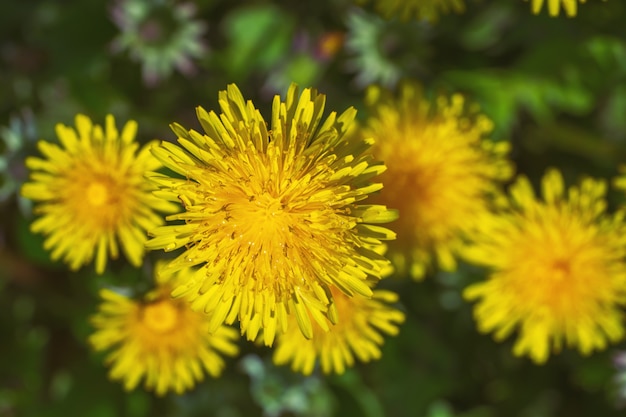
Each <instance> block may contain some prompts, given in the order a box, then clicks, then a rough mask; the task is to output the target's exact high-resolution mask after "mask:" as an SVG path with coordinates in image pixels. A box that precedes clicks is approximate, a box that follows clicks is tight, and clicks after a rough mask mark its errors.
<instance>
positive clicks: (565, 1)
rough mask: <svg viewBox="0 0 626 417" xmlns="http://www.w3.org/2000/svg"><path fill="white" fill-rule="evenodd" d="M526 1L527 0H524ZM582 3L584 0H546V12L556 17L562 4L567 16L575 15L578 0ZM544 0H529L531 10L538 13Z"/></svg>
mask: <svg viewBox="0 0 626 417" xmlns="http://www.w3.org/2000/svg"><path fill="white" fill-rule="evenodd" d="M526 1H528V0H526ZM579 1H580V3H584V2H585V0H547V3H548V13H549V14H550V16H552V17H556V16H558V15H559V13H560V12H561V5H563V9H564V10H565V13H566V14H567V16H568V17H574V16H576V13H577V12H578V2H579ZM543 3H544V0H531V7H532V12H533V13H534V14H539V13H540V12H541V9H542V8H543Z"/></svg>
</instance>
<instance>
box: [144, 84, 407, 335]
mask: <svg viewBox="0 0 626 417" xmlns="http://www.w3.org/2000/svg"><path fill="white" fill-rule="evenodd" d="M219 102H220V106H221V108H222V113H221V114H220V115H219V116H218V115H217V114H215V113H214V112H210V113H207V112H206V111H205V110H204V109H203V108H198V111H197V113H198V119H199V120H200V123H201V125H202V127H203V128H204V131H205V132H206V133H205V134H201V133H198V132H196V131H194V130H191V131H187V130H186V129H184V128H183V127H182V126H180V125H178V124H174V125H173V130H174V132H175V133H176V134H177V135H178V137H179V139H178V142H179V145H175V144H172V143H167V142H164V143H162V144H161V145H160V146H158V147H155V148H153V152H154V154H155V155H156V156H157V158H159V159H160V160H161V161H162V162H163V163H164V164H165V165H166V166H167V167H169V168H170V169H172V170H173V171H175V172H177V173H178V174H180V175H181V176H183V177H184V178H180V179H179V178H170V177H166V176H162V175H155V176H153V180H154V181H155V183H156V184H158V185H159V187H160V188H161V190H160V191H159V192H158V193H157V194H158V195H159V196H161V197H163V198H165V199H167V200H170V201H180V202H182V204H183V206H184V212H183V213H181V214H176V215H172V216H170V217H168V220H170V221H177V223H175V224H171V225H168V226H163V227H160V228H157V229H155V230H152V231H151V234H152V235H153V236H154V237H153V239H152V240H150V241H149V242H148V243H147V246H148V247H149V248H150V249H165V250H167V251H171V250H175V249H177V248H180V247H185V250H184V252H183V253H182V254H181V255H180V256H178V258H176V259H175V260H173V261H172V262H171V263H170V265H169V268H170V269H172V270H178V269H183V268H186V267H189V266H192V265H201V266H202V267H201V268H200V269H199V270H198V272H197V273H196V274H195V275H194V277H193V278H192V279H189V280H188V281H187V282H186V283H184V284H182V285H179V286H178V287H177V288H176V289H175V291H174V295H175V296H185V297H188V298H189V299H191V300H192V304H193V306H194V308H195V309H203V310H205V311H207V312H210V313H211V315H212V320H211V329H212V330H214V329H216V328H218V327H219V326H220V325H221V324H222V323H224V322H225V323H233V322H234V321H235V320H236V319H239V321H240V325H241V331H242V334H246V336H247V337H248V339H250V340H254V339H256V336H257V334H258V333H259V331H260V330H261V329H263V336H264V342H265V344H267V345H271V344H272V343H273V341H274V336H275V334H276V333H277V332H279V333H281V332H284V331H286V330H287V323H288V322H287V317H288V316H289V314H295V315H296V317H297V323H298V325H299V328H300V330H301V331H302V333H303V334H304V335H305V336H306V337H308V338H310V337H312V335H313V330H312V324H311V317H312V318H313V320H314V321H316V322H317V323H318V324H320V326H322V327H323V328H324V329H327V328H328V324H327V323H328V320H327V319H326V318H327V317H329V318H331V322H335V317H336V314H333V312H334V310H335V304H334V300H333V296H332V293H331V291H330V287H331V286H332V287H338V288H339V289H340V290H341V291H342V292H343V293H345V294H348V295H356V294H359V295H361V296H365V297H370V296H371V295H372V291H371V289H370V287H369V286H368V284H367V280H368V279H372V280H377V279H379V278H380V277H381V276H382V275H383V274H385V273H386V272H387V271H388V269H389V261H387V260H386V259H385V258H384V257H383V256H381V255H380V254H379V253H378V252H377V250H380V248H381V247H382V242H381V240H387V239H393V238H394V237H395V234H394V233H393V232H391V231H389V230H387V229H386V228H383V227H381V226H378V225H376V224H377V223H385V222H388V221H391V220H393V219H395V218H396V213H395V212H394V211H390V210H388V209H387V208H386V207H384V206H380V205H371V204H368V202H367V197H368V195H369V194H370V193H372V192H374V191H378V190H380V189H381V188H382V185H381V184H377V183H374V184H373V183H371V182H370V181H371V179H372V178H374V177H375V176H376V175H378V174H380V173H381V172H382V171H384V169H385V167H384V165H383V164H382V163H377V162H374V161H373V160H372V157H371V155H370V154H369V153H367V150H368V149H369V147H370V146H371V141H368V140H362V139H359V138H357V137H356V136H355V135H346V132H347V131H348V130H349V129H351V127H352V126H353V121H354V117H355V114H356V111H355V110H354V109H348V110H347V111H345V112H344V113H343V114H341V115H339V116H337V114H336V113H335V112H333V113H331V114H330V116H328V118H327V119H326V120H325V121H323V122H322V113H323V111H324V104H325V96H323V95H318V94H317V93H316V92H315V91H314V90H311V89H305V90H304V91H303V92H302V95H299V94H298V88H297V87H296V86H295V85H292V86H291V87H290V88H289V91H288V93H287V98H286V101H285V102H281V100H280V97H278V96H276V97H275V99H274V102H273V106H272V117H271V122H270V124H269V128H270V130H268V124H267V123H266V122H265V120H264V119H263V117H262V116H261V114H260V113H259V111H258V110H257V109H256V108H255V107H254V105H253V104H252V102H251V101H245V100H244V98H243V96H242V95H241V92H240V91H239V89H238V88H237V87H236V86H235V85H230V86H228V89H227V90H226V91H222V92H220V94H219ZM178 221H182V222H184V223H183V224H180V222H178Z"/></svg>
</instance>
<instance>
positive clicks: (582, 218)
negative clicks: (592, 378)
mask: <svg viewBox="0 0 626 417" xmlns="http://www.w3.org/2000/svg"><path fill="white" fill-rule="evenodd" d="M541 186H542V194H543V201H542V200H539V199H537V198H536V197H535V195H534V192H533V189H532V186H531V185H530V182H529V181H528V179H526V178H525V177H521V178H520V179H518V180H517V181H516V183H515V184H514V185H513V186H512V187H511V190H510V201H509V208H508V209H506V210H505V209H503V210H504V211H503V213H497V214H492V215H488V216H486V217H485V218H484V219H483V221H482V222H481V224H480V226H479V228H478V230H477V233H476V235H475V242H474V244H473V247H472V248H470V249H468V251H467V256H468V260H470V261H472V262H474V263H476V264H479V265H483V266H486V267H488V268H489V269H490V270H491V272H490V274H489V276H488V278H487V280H486V281H484V282H480V283H476V284H473V285H471V286H469V287H468V288H467V289H466V290H465V293H464V295H465V298H467V299H468V300H477V304H476V306H475V308H474V315H475V317H476V320H477V322H478V328H479V330H480V331H482V332H495V338H496V339H497V340H501V339H503V338H505V337H507V336H508V335H509V334H510V333H512V332H513V331H514V330H515V329H519V335H518V338H517V342H516V344H515V347H514V353H515V355H517V356H522V355H528V356H530V357H531V358H532V359H533V360H534V361H535V362H536V363H543V362H545V361H546V360H547V358H548V356H549V354H550V351H555V352H558V351H560V349H561V347H562V345H563V342H565V343H566V344H567V346H570V347H577V348H578V350H579V351H580V352H581V353H582V354H584V355H587V354H589V353H591V352H592V351H593V350H596V349H604V348H605V346H606V345H607V342H609V341H610V342H614V341H617V340H618V339H620V338H622V336H623V335H624V328H623V324H622V318H623V313H622V311H621V306H622V305H623V304H624V303H625V300H626V297H625V296H626V265H625V264H624V260H623V259H624V255H626V249H625V248H626V233H624V226H623V218H622V217H623V215H622V214H616V215H609V214H607V213H606V212H605V209H606V201H605V198H604V196H605V193H606V184H605V183H604V182H602V181H596V180H593V179H585V180H583V181H582V183H581V185H580V187H571V188H569V190H567V192H566V190H565V189H564V184H563V179H562V177H561V174H560V173H559V172H558V171H557V170H549V171H548V172H547V173H546V174H545V175H544V177H543V180H542V183H541Z"/></svg>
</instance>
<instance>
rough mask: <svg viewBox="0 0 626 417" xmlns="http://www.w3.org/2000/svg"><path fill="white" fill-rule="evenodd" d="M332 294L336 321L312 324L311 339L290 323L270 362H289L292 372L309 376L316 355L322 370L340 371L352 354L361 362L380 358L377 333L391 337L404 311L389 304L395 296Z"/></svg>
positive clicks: (349, 363)
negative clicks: (327, 326)
mask: <svg viewBox="0 0 626 417" xmlns="http://www.w3.org/2000/svg"><path fill="white" fill-rule="evenodd" d="M332 293H333V297H334V300H335V304H336V307H337V314H338V315H339V319H338V321H337V324H335V325H332V324H329V330H328V331H325V330H324V329H322V328H321V327H319V326H318V325H317V324H315V325H314V329H313V337H312V338H311V339H306V338H305V337H304V336H303V335H302V333H301V332H299V331H297V329H294V328H293V326H291V327H290V328H289V330H288V331H287V333H284V334H281V335H279V336H278V338H277V341H276V350H275V351H274V363H276V364H277V365H285V364H287V363H290V362H291V368H292V369H293V370H294V371H295V372H301V373H303V374H305V375H309V374H311V372H313V368H314V366H315V363H316V360H317V358H319V360H320V366H321V369H322V372H323V373H325V374H330V373H333V372H334V373H337V374H342V373H343V372H344V371H345V369H346V367H351V366H353V365H354V357H355V356H356V357H357V358H358V359H359V360H360V361H361V362H369V361H371V360H373V359H379V358H380V356H381V352H380V346H381V345H382V344H383V342H384V338H383V336H382V334H381V333H385V334H388V335H394V336H395V335H396V334H398V324H399V323H402V322H403V321H404V314H403V313H402V312H401V311H399V310H396V309H394V308H393V307H390V306H389V304H391V303H395V302H396V301H397V300H398V296H397V295H396V294H395V293H393V292H391V291H385V290H374V291H373V295H372V298H365V297H363V296H361V295H355V296H353V297H348V296H346V295H344V294H343V293H341V292H340V291H337V290H335V289H333V290H332ZM291 320H295V318H293V317H292V318H291Z"/></svg>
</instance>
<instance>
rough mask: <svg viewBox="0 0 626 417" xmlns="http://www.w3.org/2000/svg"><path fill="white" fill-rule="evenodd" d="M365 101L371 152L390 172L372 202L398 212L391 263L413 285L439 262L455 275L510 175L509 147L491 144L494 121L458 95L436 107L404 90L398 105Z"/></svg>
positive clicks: (373, 91)
mask: <svg viewBox="0 0 626 417" xmlns="http://www.w3.org/2000/svg"><path fill="white" fill-rule="evenodd" d="M366 101H367V102H368V103H369V104H370V105H371V106H372V113H371V115H370V116H369V118H368V119H367V120H366V123H365V126H364V133H363V135H364V136H365V137H373V138H374V139H375V144H374V146H373V147H372V152H373V154H374V156H375V157H376V159H380V160H382V161H385V163H386V164H387V166H388V167H389V169H388V170H387V171H386V172H385V173H384V174H383V175H382V179H383V182H384V184H385V188H384V189H383V190H382V191H381V192H380V193H379V194H378V195H376V196H375V197H374V198H373V201H375V202H378V203H381V204H386V205H388V206H390V207H394V208H397V209H398V210H399V212H400V218H399V219H398V221H397V222H395V223H394V224H395V227H394V230H396V231H397V233H398V239H397V240H396V241H394V242H391V243H390V245H389V247H390V251H389V257H390V258H391V259H392V261H393V263H394V264H395V266H396V268H397V272H398V273H399V274H401V275H402V274H405V273H408V274H410V275H411V276H412V277H413V278H415V279H421V278H423V277H424V276H425V274H426V273H427V272H428V271H429V270H431V269H432V267H433V266H434V264H435V261H436V264H438V265H439V266H440V267H441V268H443V269H445V270H454V269H455V268H456V258H457V257H458V255H459V253H460V252H461V251H462V248H463V242H464V239H465V237H466V236H465V235H466V234H467V233H469V230H470V229H471V227H472V225H473V224H474V223H475V222H476V221H477V219H478V218H480V215H481V213H482V212H484V211H486V210H487V209H488V206H489V204H490V201H491V198H492V196H494V195H496V194H497V188H498V186H499V185H500V182H502V181H504V180H506V179H507V178H509V177H510V176H511V174H512V166H511V164H510V162H508V160H507V159H506V155H507V153H508V150H509V145H508V143H505V142H501V143H495V142H492V141H491V140H489V139H488V138H487V137H486V135H487V134H488V133H489V132H490V131H491V129H492V122H491V121H490V120H489V119H488V118H487V117H486V116H485V115H483V114H481V113H480V112H479V111H478V109H476V108H473V107H472V106H469V105H466V104H465V99H464V97H463V96H461V95H459V94H455V95H452V96H451V97H448V96H446V95H440V96H438V97H436V98H435V99H434V100H432V101H431V100H429V99H427V98H426V97H425V96H424V95H423V94H422V92H421V89H420V88H418V87H417V86H415V85H412V84H404V85H403V86H401V88H400V92H399V95H398V97H397V98H395V97H393V96H392V95H391V94H390V93H389V92H388V91H385V90H382V89H380V88H378V87H371V88H369V89H368V91H367V97H366Z"/></svg>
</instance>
